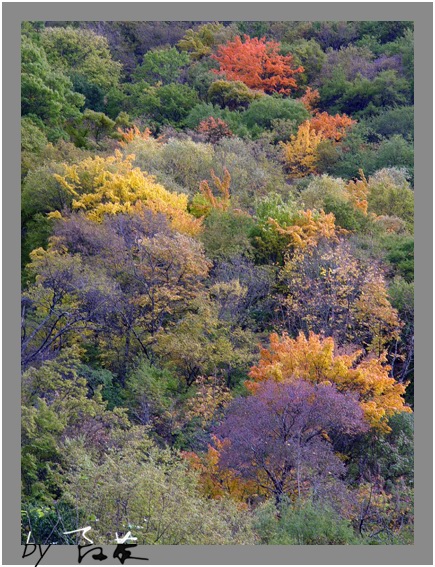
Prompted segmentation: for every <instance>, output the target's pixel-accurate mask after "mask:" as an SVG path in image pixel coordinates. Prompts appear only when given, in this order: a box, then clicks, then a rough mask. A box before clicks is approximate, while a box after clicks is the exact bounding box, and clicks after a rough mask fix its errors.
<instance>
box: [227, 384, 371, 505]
mask: <svg viewBox="0 0 435 567" xmlns="http://www.w3.org/2000/svg"><path fill="white" fill-rule="evenodd" d="M365 429H366V425H365V423H364V419H363V414H362V411H361V409H360V408H359V407H358V404H357V402H356V401H355V400H354V398H353V397H352V396H351V395H349V394H343V393H340V392H338V391H337V389H336V388H335V386H333V385H326V384H323V385H319V386H315V385H314V384H312V383H309V382H305V381H301V380H299V381H295V382H293V383H281V384H279V383H277V382H275V381H273V380H269V381H267V382H265V383H264V384H262V385H259V387H258V389H257V390H256V393H255V395H253V396H250V397H248V398H239V399H237V400H235V401H234V402H233V403H232V405H231V406H230V408H229V409H228V412H227V416H226V419H225V421H224V422H223V423H222V425H220V426H219V427H218V428H217V430H216V434H217V436H218V437H219V438H220V439H222V440H224V439H225V440H227V441H228V443H227V444H226V445H224V446H223V448H222V451H221V458H220V463H221V465H222V466H223V467H224V468H230V469H234V470H235V471H237V472H238V473H239V474H240V475H241V476H242V478H246V479H253V480H255V482H256V483H258V484H259V485H260V487H262V488H264V489H266V490H268V491H269V492H270V493H271V494H272V495H273V496H274V498H275V503H276V505H277V506H279V505H280V503H281V501H282V499H283V497H284V495H286V494H287V495H289V497H290V498H301V497H302V496H304V495H305V496H306V494H307V492H309V491H313V492H314V493H316V492H317V493H320V492H322V491H327V490H328V485H331V484H334V480H337V479H338V477H340V476H341V475H342V474H343V472H344V466H343V463H342V462H341V461H340V459H339V458H338V457H337V456H336V455H335V454H334V451H333V449H332V446H331V443H330V442H329V440H328V433H331V432H332V431H336V432H338V431H340V432H341V433H345V434H348V435H352V434H356V433H359V432H362V431H364V430H365Z"/></svg>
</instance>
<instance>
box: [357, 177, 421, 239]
mask: <svg viewBox="0 0 435 567" xmlns="http://www.w3.org/2000/svg"><path fill="white" fill-rule="evenodd" d="M368 189H369V191H368V196H367V202H368V210H369V211H372V212H374V213H376V214H377V215H395V216H398V217H399V218H401V219H403V220H404V221H405V222H406V226H407V228H408V230H409V231H410V232H411V233H412V232H413V226H414V192H413V190H412V189H411V187H410V185H409V182H408V181H407V179H406V172H405V171H403V169H398V168H385V169H381V170H379V171H377V172H376V173H375V174H374V175H372V176H371V177H370V178H369V181H368Z"/></svg>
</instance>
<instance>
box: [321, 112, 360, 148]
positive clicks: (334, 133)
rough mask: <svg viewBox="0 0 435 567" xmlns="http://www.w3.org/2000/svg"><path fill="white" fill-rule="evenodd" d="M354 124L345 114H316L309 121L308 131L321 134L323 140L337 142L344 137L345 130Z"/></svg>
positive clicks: (354, 121)
mask: <svg viewBox="0 0 435 567" xmlns="http://www.w3.org/2000/svg"><path fill="white" fill-rule="evenodd" d="M354 124H356V120H352V118H349V116H347V115H346V114H342V115H341V116H340V114H336V115H335V116H331V115H330V114H328V113H327V112H320V113H317V114H315V115H314V116H313V118H311V120H310V129H311V130H314V131H315V132H317V133H319V134H321V136H322V138H323V139H325V140H333V141H335V142H339V141H340V140H341V139H342V138H344V136H345V135H346V132H347V129H348V128H350V127H351V126H353V125H354Z"/></svg>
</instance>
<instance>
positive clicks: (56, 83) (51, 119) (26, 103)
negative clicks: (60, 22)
mask: <svg viewBox="0 0 435 567" xmlns="http://www.w3.org/2000/svg"><path fill="white" fill-rule="evenodd" d="M83 103H84V97H83V96H82V95H81V94H79V93H76V92H74V91H73V85H72V82H71V80H70V79H69V78H68V77H67V76H66V75H65V74H63V73H62V72H61V71H60V70H58V69H56V68H55V67H54V68H53V67H52V66H51V65H50V63H49V62H48V59H47V54H46V52H45V51H44V49H43V47H41V46H39V45H37V44H36V43H35V42H34V41H32V40H31V39H30V38H29V37H27V36H22V38H21V115H22V116H29V118H31V119H32V120H34V119H36V121H37V123H38V124H40V125H41V126H42V127H43V129H44V130H43V131H44V133H45V134H46V135H47V137H48V139H49V140H51V141H52V140H56V139H59V138H61V137H66V133H65V131H64V130H63V127H64V125H65V122H66V121H67V120H69V119H76V118H78V117H79V116H80V108H81V107H82V106H83ZM38 119H40V120H39V121H38Z"/></svg>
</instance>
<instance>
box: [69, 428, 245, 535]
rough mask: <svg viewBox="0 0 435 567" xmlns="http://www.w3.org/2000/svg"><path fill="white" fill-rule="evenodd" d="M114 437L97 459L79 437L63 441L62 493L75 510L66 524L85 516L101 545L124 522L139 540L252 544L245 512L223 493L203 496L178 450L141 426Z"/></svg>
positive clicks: (78, 523) (80, 522)
mask: <svg viewBox="0 0 435 567" xmlns="http://www.w3.org/2000/svg"><path fill="white" fill-rule="evenodd" d="M118 439H119V441H118V445H117V446H115V447H113V448H112V449H109V450H108V451H107V452H106V454H105V456H104V457H103V458H101V459H97V458H95V457H94V455H92V453H90V452H89V451H88V450H86V448H84V447H83V445H82V444H81V443H80V441H76V442H73V443H68V444H66V447H65V453H66V456H67V459H68V465H67V468H66V473H65V481H66V482H65V485H66V494H65V497H64V500H65V501H66V502H68V503H69V504H70V505H71V506H73V507H74V508H75V509H76V517H75V518H74V525H72V526H71V527H70V529H71V530H74V529H78V528H80V527H82V526H83V525H88V524H89V518H90V517H92V518H97V519H98V523H95V524H94V523H92V529H93V531H92V536H93V537H95V538H96V540H97V541H98V542H99V543H101V544H110V543H111V542H113V537H114V533H115V532H117V533H118V534H121V533H122V534H125V533H126V532H127V531H128V530H129V529H131V530H132V531H133V533H134V534H135V537H137V538H138V543H141V544H147V545H183V544H184V545H210V544H214V545H216V544H221V545H225V544H227V545H228V544H233V545H237V544H242V543H244V544H253V543H255V539H254V535H253V533H252V528H251V521H250V520H251V519H250V514H249V513H248V512H247V511H245V510H240V509H239V508H238V506H237V504H236V503H234V502H232V501H231V500H230V499H227V498H223V499H221V500H219V501H218V500H210V499H206V498H205V497H203V496H202V495H201V494H200V491H199V487H198V481H197V474H196V473H195V472H194V471H190V470H189V469H188V466H187V463H186V461H185V460H182V459H181V458H180V456H179V455H177V454H176V453H173V452H171V451H170V450H169V449H159V448H158V447H157V446H156V445H155V444H154V443H153V442H152V441H151V440H150V438H149V437H148V435H147V434H146V432H145V431H144V429H143V428H141V427H136V428H133V429H131V430H130V431H128V432H127V433H126V434H124V435H120V436H118ZM129 526H130V528H129ZM68 527H69V526H68ZM94 534H95V535H94ZM68 543H73V542H71V541H69V542H68Z"/></svg>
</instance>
